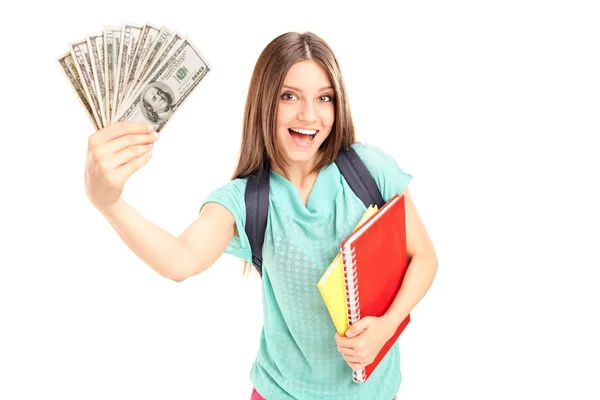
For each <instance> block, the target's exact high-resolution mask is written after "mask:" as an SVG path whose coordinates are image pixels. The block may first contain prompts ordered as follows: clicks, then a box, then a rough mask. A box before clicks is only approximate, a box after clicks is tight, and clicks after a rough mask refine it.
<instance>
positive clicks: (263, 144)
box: [232, 32, 356, 273]
mask: <svg viewBox="0 0 600 400" xmlns="http://www.w3.org/2000/svg"><path fill="white" fill-rule="evenodd" d="M304 60H314V61H317V62H318V63H319V64H321V66H322V67H323V68H324V69H325V70H326V71H327V73H328V74H329V79H330V80H331V82H332V84H333V88H334V91H335V95H334V104H335V120H334V123H333V127H332V129H331V133H330V134H329V136H328V137H327V139H325V141H324V142H323V143H322V144H321V146H320V147H319V150H318V151H319V153H321V157H320V159H319V161H318V163H317V165H316V166H315V167H314V169H313V171H312V172H316V171H319V170H320V169H321V168H323V167H326V166H329V165H330V164H331V163H333V162H334V161H335V158H336V157H337V154H338V152H339V151H341V150H347V149H348V148H349V147H350V145H352V144H354V143H355V142H356V138H355V133H354V124H353V122H352V115H351V113H350V104H349V102H348V96H347V93H346V86H345V85H344V80H343V79H342V72H341V69H340V66H339V63H338V60H337V58H336V56H335V54H334V53H333V50H332V49H331V48H330V47H329V45H328V44H327V43H326V42H325V41H324V40H323V39H321V38H320V37H318V36H317V35H315V34H314V33H311V32H305V33H296V32H288V33H284V34H282V35H280V36H278V37H276V38H275V39H274V40H273V41H271V43H269V44H268V45H267V46H266V47H265V49H264V50H263V51H262V53H261V54H260V56H259V57H258V60H257V62H256V65H255V67H254V72H253V73H252V78H251V79H250V87H249V88H248V97H247V99H246V107H245V110H244V126H243V131H242V143H241V147H240V153H239V158H238V162H237V166H236V168H235V172H234V173H233V177H232V179H237V178H245V177H247V176H249V175H252V174H254V173H255V172H267V171H268V170H269V168H270V164H271V160H274V161H275V163H276V164H277V165H278V166H279V167H280V168H281V169H282V171H283V173H284V176H286V177H287V178H289V176H288V175H287V168H286V167H288V166H289V164H288V163H287V162H286V161H285V158H284V157H283V154H282V151H281V149H280V148H279V147H278V146H277V144H276V143H277V141H276V139H275V129H276V128H275V127H276V122H277V121H276V118H277V107H278V105H279V93H280V91H281V88H282V86H283V81H284V80H285V77H286V75H287V73H288V71H289V69H290V68H291V66H292V65H293V64H294V63H296V62H298V61H304ZM244 264H245V265H244V270H245V272H246V273H247V272H248V269H250V268H252V265H251V264H249V263H247V262H244Z"/></svg>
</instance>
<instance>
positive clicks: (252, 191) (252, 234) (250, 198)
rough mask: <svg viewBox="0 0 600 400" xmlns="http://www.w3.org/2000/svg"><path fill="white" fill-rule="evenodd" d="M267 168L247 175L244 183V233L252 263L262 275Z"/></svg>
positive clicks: (266, 202) (267, 192) (267, 183)
mask: <svg viewBox="0 0 600 400" xmlns="http://www.w3.org/2000/svg"><path fill="white" fill-rule="evenodd" d="M269 179H270V177H269V170H268V169H267V170H263V171H261V172H257V173H255V174H253V175H250V176H249V177H248V182H247V184H246V193H245V195H244V196H245V202H246V228H245V231H246V235H248V240H249V241H250V249H251V250H252V264H253V265H254V266H255V267H256V269H257V270H258V273H259V274H260V276H261V277H262V247H263V242H264V240H265V230H266V229H267V213H268V211H269Z"/></svg>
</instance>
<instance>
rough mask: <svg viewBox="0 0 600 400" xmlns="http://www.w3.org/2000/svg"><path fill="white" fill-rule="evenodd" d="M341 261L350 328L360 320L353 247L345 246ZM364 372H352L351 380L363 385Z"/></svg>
mask: <svg viewBox="0 0 600 400" xmlns="http://www.w3.org/2000/svg"><path fill="white" fill-rule="evenodd" d="M342 261H343V270H344V287H345V290H346V299H347V300H346V308H347V310H348V326H352V325H353V324H355V323H357V322H358V321H359V320H360V297H359V293H358V274H357V271H356V257H355V250H354V248H353V247H350V246H348V245H346V246H345V247H344V248H343V249H342ZM365 379H366V371H365V370H364V368H361V369H357V370H354V371H352V380H353V381H354V382H356V383H364V382H365Z"/></svg>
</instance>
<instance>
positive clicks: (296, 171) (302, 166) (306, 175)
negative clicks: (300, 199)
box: [271, 154, 321, 188]
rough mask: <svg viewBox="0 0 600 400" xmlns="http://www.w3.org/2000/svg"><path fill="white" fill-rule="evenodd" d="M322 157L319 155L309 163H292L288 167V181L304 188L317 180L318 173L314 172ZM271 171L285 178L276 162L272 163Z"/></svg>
mask: <svg viewBox="0 0 600 400" xmlns="http://www.w3.org/2000/svg"><path fill="white" fill-rule="evenodd" d="M320 157H321V155H320V154H317V155H315V157H313V158H311V159H310V160H308V161H301V162H290V161H288V163H289V166H288V167H287V177H286V178H287V179H288V180H289V181H290V182H292V183H293V184H294V185H295V186H296V187H299V188H302V187H305V186H307V185H311V183H312V182H313V181H314V180H315V178H316V176H317V175H318V171H316V172H312V170H313V168H314V167H315V166H316V165H317V163H318V161H319V160H320ZM271 169H272V170H273V171H275V172H277V173H278V174H279V175H282V176H285V175H284V173H283V170H282V169H281V168H280V167H279V165H277V164H276V163H275V162H274V161H272V163H271Z"/></svg>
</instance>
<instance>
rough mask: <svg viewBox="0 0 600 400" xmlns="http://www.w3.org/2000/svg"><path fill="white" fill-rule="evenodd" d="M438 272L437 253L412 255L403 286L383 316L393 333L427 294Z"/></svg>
mask: <svg viewBox="0 0 600 400" xmlns="http://www.w3.org/2000/svg"><path fill="white" fill-rule="evenodd" d="M436 272H437V259H436V257H435V255H433V254H428V253H424V254H417V255H414V256H413V257H412V259H411V260H410V264H409V265H408V268H407V270H406V274H405V275H404V280H403V281H402V286H401V287H400V290H398V294H397V295H396V297H395V299H394V301H393V302H392V304H391V306H390V307H389V308H388V310H387V312H386V313H385V314H384V316H383V318H384V319H385V320H386V325H387V326H388V327H390V332H391V334H393V332H395V330H396V328H397V327H398V326H399V325H400V323H402V321H404V319H405V318H406V316H407V315H408V314H409V313H410V312H411V311H412V309H413V308H414V307H415V306H416V305H417V303H419V301H421V299H422V298H423V297H424V296H425V293H427V291H428V290H429V288H430V287H431V284H432V283H433V278H434V277H435V274H436Z"/></svg>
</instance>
